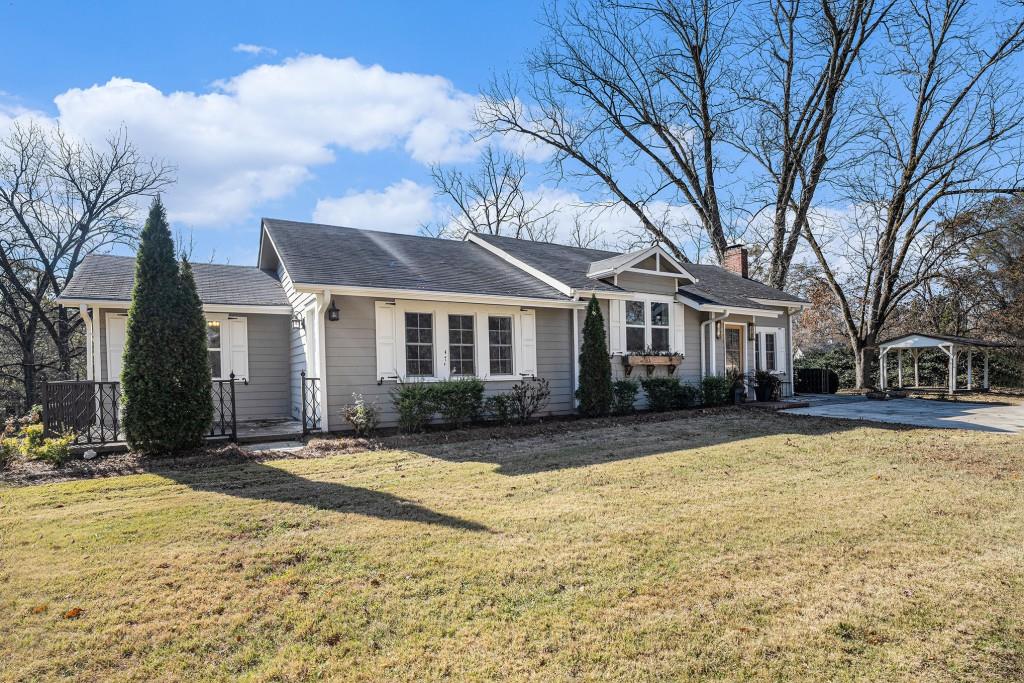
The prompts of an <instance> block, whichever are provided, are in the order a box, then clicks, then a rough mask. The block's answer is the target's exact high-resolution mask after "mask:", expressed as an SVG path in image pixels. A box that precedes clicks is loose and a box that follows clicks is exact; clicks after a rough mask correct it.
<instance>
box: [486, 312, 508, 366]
mask: <svg viewBox="0 0 1024 683" xmlns="http://www.w3.org/2000/svg"><path fill="white" fill-rule="evenodd" d="M487 350H488V355H489V357H490V367H491V374H492V375H511V374H512V370H513V368H512V318H510V317H505V316H500V317H499V316H491V317H489V318H487Z"/></svg>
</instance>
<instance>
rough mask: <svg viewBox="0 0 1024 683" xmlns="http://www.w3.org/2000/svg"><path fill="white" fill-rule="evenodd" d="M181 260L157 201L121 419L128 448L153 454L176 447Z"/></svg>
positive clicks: (130, 331) (132, 320)
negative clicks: (174, 417) (178, 260)
mask: <svg viewBox="0 0 1024 683" xmlns="http://www.w3.org/2000/svg"><path fill="white" fill-rule="evenodd" d="M179 287H180V285H179V279H178V262H177V260H176V259H175V257H174V240H173V239H171V230H170V228H169V227H168V225H167V214H166V212H165V211H164V207H163V204H162V203H161V202H160V199H159V198H157V199H154V200H153V204H152V205H151V206H150V208H149V217H148V218H147V219H146V225H145V227H143V229H142V234H141V236H140V242H139V251H138V254H137V256H136V261H135V284H134V286H133V288H132V301H131V305H130V306H129V308H128V325H127V332H126V337H125V344H124V362H123V363H122V368H123V369H122V371H121V394H122V402H123V410H122V421H123V423H124V431H125V436H126V437H127V439H128V444H129V445H130V446H131V447H132V448H133V449H135V450H140V451H144V452H154V451H162V450H171V449H173V448H174V447H175V446H176V439H175V438H174V434H175V432H176V427H175V426H174V425H173V424H172V423H173V415H174V414H175V412H176V406H175V404H176V396H175V394H176V392H175V391H174V390H173V389H174V387H175V385H176V378H175V366H176V364H177V358H176V357H175V354H174V353H172V352H171V351H172V349H173V348H174V346H175V344H177V343H178V341H179V340H178V339H177V336H176V334H175V332H176V329H175V328H176V327H177V316H176V315H175V314H174V311H175V309H176V308H177V302H178V298H179V294H178V292H179Z"/></svg>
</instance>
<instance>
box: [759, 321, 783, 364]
mask: <svg viewBox="0 0 1024 683" xmlns="http://www.w3.org/2000/svg"><path fill="white" fill-rule="evenodd" d="M783 335H784V330H783V329H781V328H777V327H758V328H757V329H756V334H755V339H756V342H755V345H754V360H755V363H756V367H757V369H758V370H768V371H770V372H784V371H785V367H783V362H782V360H783V358H782V353H781V350H782V340H783Z"/></svg>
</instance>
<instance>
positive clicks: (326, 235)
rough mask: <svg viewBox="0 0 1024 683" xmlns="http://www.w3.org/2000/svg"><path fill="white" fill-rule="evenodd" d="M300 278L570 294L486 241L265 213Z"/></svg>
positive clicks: (486, 292) (470, 290)
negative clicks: (360, 227)
mask: <svg viewBox="0 0 1024 683" xmlns="http://www.w3.org/2000/svg"><path fill="white" fill-rule="evenodd" d="M263 225H264V226H265V227H266V229H267V232H268V233H269V234H270V238H271V240H272V241H273V243H274V247H275V248H276V249H277V252H278V254H279V256H280V258H281V260H282V261H283V262H284V266H285V268H286V269H287V270H288V274H289V276H291V278H292V280H293V281H294V282H297V283H303V284H316V285H333V286H339V287H344V286H350V287H377V288H381V289H412V290H419V291H434V292H458V293H465V294H481V295H492V296H513V297H529V298H539V299H568V297H566V296H565V295H563V294H562V293H560V292H559V291H558V290H556V289H554V288H552V287H550V286H548V285H547V284H545V283H543V282H541V281H540V280H538V279H537V278H535V277H533V276H532V275H530V274H528V273H526V272H524V271H522V270H520V269H519V268H516V267H515V266H513V265H511V264H509V263H508V262H507V261H504V260H503V259H501V258H500V257H498V256H496V255H494V254H492V253H490V252H488V251H487V250H486V249H484V248H482V247H481V246H480V245H477V244H471V243H469V242H461V241H456V240H447V239H436V238H432V237H418V236H415V235H399V234H395V233H390V232H377V231H374V230H357V229H355V228H345V227H339V226H334V225H321V224H316V223H298V222H294V221H283V220H276V219H270V218H265V219H263Z"/></svg>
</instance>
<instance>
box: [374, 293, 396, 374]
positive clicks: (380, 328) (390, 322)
mask: <svg viewBox="0 0 1024 683" xmlns="http://www.w3.org/2000/svg"><path fill="white" fill-rule="evenodd" d="M375 308H376V314H377V315H376V318H377V321H376V330H377V379H380V378H382V377H384V378H393V377H396V376H397V375H398V367H397V366H398V361H397V359H396V355H397V349H396V348H395V327H396V325H395V318H396V313H397V311H396V308H395V305H394V304H390V303H388V302H386V301H377V302H375Z"/></svg>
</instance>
